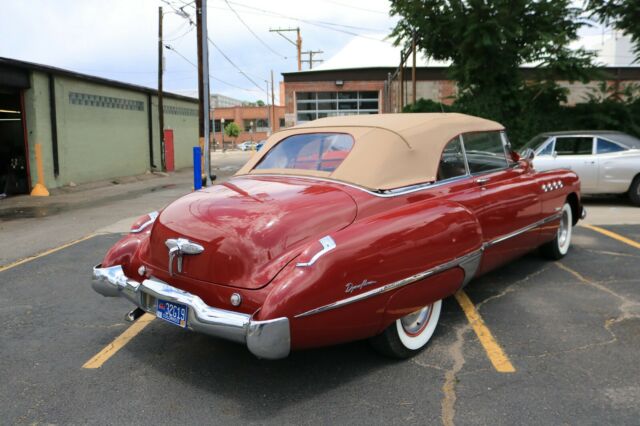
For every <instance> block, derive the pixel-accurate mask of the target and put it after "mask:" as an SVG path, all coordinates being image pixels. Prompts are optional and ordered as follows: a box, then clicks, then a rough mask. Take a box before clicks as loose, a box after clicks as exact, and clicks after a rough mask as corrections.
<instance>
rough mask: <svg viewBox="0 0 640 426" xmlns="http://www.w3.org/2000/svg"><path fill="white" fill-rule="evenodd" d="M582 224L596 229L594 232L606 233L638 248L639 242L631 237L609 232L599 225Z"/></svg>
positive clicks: (593, 229)
mask: <svg viewBox="0 0 640 426" xmlns="http://www.w3.org/2000/svg"><path fill="white" fill-rule="evenodd" d="M582 226H584V227H585V228H589V229H591V230H592V231H596V232H599V233H601V234H603V235H606V236H607V237H609V238H613V239H614V240H618V241H620V242H622V243H625V244H628V245H630V246H631V247H635V248H637V249H640V243H639V242H637V241H633V240H631V239H629V238H627V237H623V236H622V235H620V234H616V233H615V232H611V231H609V230H608V229H604V228H600V227H599V226H594V225H588V224H586V223H584V224H582Z"/></svg>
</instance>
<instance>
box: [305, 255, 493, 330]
mask: <svg viewBox="0 0 640 426" xmlns="http://www.w3.org/2000/svg"><path fill="white" fill-rule="evenodd" d="M481 257H482V249H478V250H475V251H472V252H471V253H468V254H466V255H464V256H462V257H458V258H456V259H453V260H450V261H449V262H446V263H443V264H441V265H438V266H436V267H433V268H431V269H428V270H426V271H424V272H419V273H417V274H415V275H412V276H410V277H407V278H404V279H401V280H399V281H395V282H392V283H390V284H386V285H383V286H381V287H378V288H374V289H373V290H369V291H366V292H364V293H360V294H357V295H355V296H351V297H347V298H346V299H341V300H338V301H336V302H333V303H329V304H328V305H324V306H320V307H318V308H314V309H311V310H309V311H306V312H302V313H300V314H298V315H296V316H295V317H294V318H302V317H306V316H309V315H314V314H319V313H320V312H325V311H329V310H331V309H336V308H341V307H343V306H346V305H350V304H352V303H355V302H359V301H361V300H365V299H369V298H371V297H374V296H377V295H379V294H383V293H387V292H389V291H392V290H395V289H398V288H400V287H404V286H406V285H409V284H412V283H414V282H416V281H420V280H423V279H425V278H427V277H430V276H432V275H435V274H437V273H439V272H443V271H446V270H448V269H451V268H455V267H456V266H460V265H461V264H463V263H465V264H466V263H467V262H470V261H472V260H475V259H476V258H478V259H479V258H481ZM474 272H475V271H474ZM465 273H466V270H465Z"/></svg>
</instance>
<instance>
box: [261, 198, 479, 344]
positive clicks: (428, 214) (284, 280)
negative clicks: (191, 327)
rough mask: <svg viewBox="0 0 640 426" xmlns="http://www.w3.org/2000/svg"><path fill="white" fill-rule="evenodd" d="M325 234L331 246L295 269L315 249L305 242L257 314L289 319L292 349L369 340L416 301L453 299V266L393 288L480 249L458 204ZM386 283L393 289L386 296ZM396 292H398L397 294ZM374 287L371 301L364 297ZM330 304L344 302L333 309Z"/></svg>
mask: <svg viewBox="0 0 640 426" xmlns="http://www.w3.org/2000/svg"><path fill="white" fill-rule="evenodd" d="M331 237H332V238H333V239H334V241H335V243H336V247H335V248H334V249H332V250H330V251H328V252H326V253H325V254H324V255H322V256H321V257H319V258H318V259H317V260H316V262H315V263H313V264H312V265H310V266H305V267H300V266H296V265H297V264H298V263H304V262H307V261H308V260H309V259H311V258H312V257H313V256H314V254H316V253H317V252H318V251H320V250H321V249H322V246H321V245H320V243H314V244H311V245H310V247H309V248H307V249H306V250H305V251H304V252H303V253H302V254H301V255H300V256H299V257H298V258H297V259H296V261H295V263H294V262H292V263H291V264H289V265H288V266H287V267H286V268H285V269H284V270H283V271H282V273H281V274H279V276H278V277H277V278H276V280H275V281H274V283H273V284H272V285H273V289H272V291H271V292H270V293H269V295H268V296H267V299H266V300H265V303H264V305H263V307H262V309H261V310H260V312H259V313H258V314H257V319H260V320H265V319H270V318H278V317H283V316H286V317H288V318H290V320H291V328H292V344H293V346H294V347H299V348H302V347H310V346H320V345H324V344H333V343H339V342H342V341H348V340H354V339H358V338H365V337H369V336H372V335H374V334H376V333H377V332H378V331H379V330H380V328H381V326H382V325H383V324H384V323H385V322H387V321H389V320H392V319H396V318H398V317H399V316H402V314H403V313H404V312H405V311H406V310H407V309H414V308H415V306H416V303H418V304H419V306H425V305H428V304H430V303H432V302H434V301H436V300H440V299H442V298H444V297H446V296H449V295H451V294H453V292H455V290H457V289H458V288H459V287H460V286H461V285H462V283H463V280H464V278H465V274H464V273H463V272H462V270H461V269H460V268H459V267H453V269H452V270H453V271H454V272H449V271H448V270H447V269H448V268H447V269H443V270H441V271H438V273H435V274H432V275H429V276H428V277H427V278H425V279H422V280H419V281H416V282H411V283H406V284H402V285H399V286H397V287H396V286H395V284H398V282H399V281H402V280H405V279H407V278H410V277H413V276H415V275H416V274H420V273H423V272H425V271H429V270H431V269H433V268H436V269H437V267H439V266H441V265H444V264H447V263H449V262H451V261H452V260H455V259H457V258H459V257H461V256H464V255H466V254H469V253H472V252H476V251H478V250H480V248H481V246H482V236H481V229H480V226H479V224H478V222H477V220H476V219H475V217H474V215H473V214H472V213H471V212H470V211H469V210H467V209H466V208H464V207H463V206H461V205H460V204H457V203H454V202H451V201H447V200H441V199H438V200H433V199H431V200H424V201H421V202H415V203H412V204H409V205H405V206H401V207H398V208H396V209H393V210H390V211H387V212H384V213H381V214H378V215H375V216H372V217H368V218H365V219H362V220H360V221H356V222H355V223H353V224H352V225H351V226H349V227H347V228H345V229H343V230H341V231H338V232H336V233H334V234H332V235H331ZM389 284H394V286H392V289H390V290H388V291H387V289H389V287H385V286H388V285H389ZM400 288H403V290H402V293H398V290H399V289H400ZM405 289H415V290H405ZM372 290H373V291H374V294H372V295H371V296H370V297H366V298H365V297H363V296H362V295H366V294H367V292H370V291H372ZM396 293H398V294H400V295H398V296H395V295H396ZM392 296H393V297H392ZM391 297H392V303H389V300H390V298H391ZM354 299H355V300H354ZM351 300H353V301H351ZM345 301H346V302H347V303H345ZM336 302H337V303H338V304H342V305H341V306H339V307H334V306H332V304H335V303H336ZM318 308H321V311H320V312H318V311H317V310H318ZM323 308H324V309H323ZM414 310H415V309H414ZM409 312H411V311H409Z"/></svg>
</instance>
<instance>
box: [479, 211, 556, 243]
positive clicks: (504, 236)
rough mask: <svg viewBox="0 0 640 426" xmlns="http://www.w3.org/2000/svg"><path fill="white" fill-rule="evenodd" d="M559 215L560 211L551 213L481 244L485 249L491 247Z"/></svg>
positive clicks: (551, 220)
mask: <svg viewBox="0 0 640 426" xmlns="http://www.w3.org/2000/svg"><path fill="white" fill-rule="evenodd" d="M561 217H562V212H560V213H555V214H553V215H551V216H549V217H546V218H544V219H542V220H539V221H537V222H535V223H532V224H531V225H528V226H525V227H524V228H520V229H518V230H516V231H513V232H511V233H509V234H506V235H502V236H500V237H498V238H495V239H493V240H491V241H488V242H486V243H484V244H483V248H484V249H486V248H489V247H493V246H495V245H496V244H500V243H502V242H504V241H507V240H509V239H511V238H514V237H517V236H518V235H521V234H524V233H525V232H529V231H531V230H533V229H535V228H537V227H539V226H542V225H545V224H547V223H549V222H553V221H554V220H558V219H560V218H561Z"/></svg>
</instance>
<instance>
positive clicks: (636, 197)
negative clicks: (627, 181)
mask: <svg viewBox="0 0 640 426" xmlns="http://www.w3.org/2000/svg"><path fill="white" fill-rule="evenodd" d="M629 199H630V200H631V202H632V203H633V204H635V205H636V206H640V175H638V176H636V177H635V179H633V182H631V186H630V187H629Z"/></svg>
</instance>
